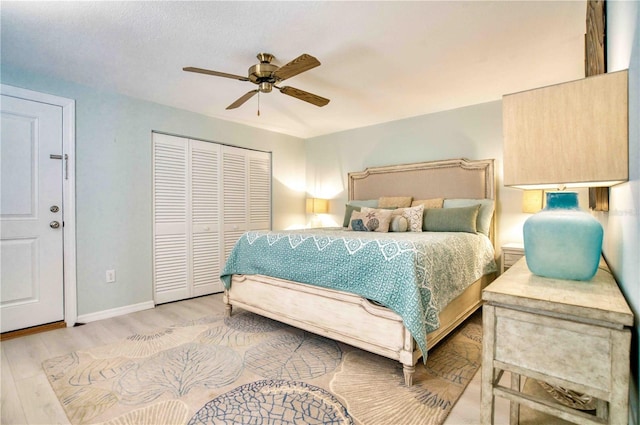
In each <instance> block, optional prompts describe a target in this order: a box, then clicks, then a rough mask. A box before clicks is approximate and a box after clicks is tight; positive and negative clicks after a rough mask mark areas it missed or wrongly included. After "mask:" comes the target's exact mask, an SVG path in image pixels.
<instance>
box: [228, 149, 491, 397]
mask: <svg viewBox="0 0 640 425" xmlns="http://www.w3.org/2000/svg"><path fill="white" fill-rule="evenodd" d="M380 196H413V199H430V198H438V197H443V198H476V199H477V198H486V199H495V180H494V172H493V160H492V159H489V160H474V161H472V160H466V159H452V160H444V161H431V162H423V163H416V164H406V165H395V166H388V167H375V168H367V169H366V170H364V171H362V172H357V173H349V199H350V200H352V199H377V198H379V197H380ZM493 222H495V220H493ZM494 233H495V232H494V224H493V223H492V231H491V235H492V238H491V239H492V241H494V238H493V234H494ZM494 244H495V242H494ZM493 279H495V273H492V274H489V275H485V276H483V277H482V278H480V279H478V280H477V281H476V282H475V283H473V284H472V285H471V286H470V287H469V288H467V289H466V290H465V291H464V292H463V293H462V294H461V295H460V296H458V297H457V298H456V299H454V300H453V301H452V302H451V303H450V304H449V305H448V306H447V307H446V308H445V309H444V310H443V311H442V312H441V313H440V315H439V318H440V324H441V325H440V328H439V329H437V330H435V331H434V332H431V333H429V334H428V335H427V346H428V349H431V348H432V347H433V346H434V345H435V344H437V343H438V342H439V341H440V340H442V339H443V338H444V337H445V336H447V335H448V334H449V333H450V332H451V331H452V330H453V329H455V328H456V327H457V326H458V325H459V324H460V323H462V322H463V321H464V320H465V319H466V318H467V317H469V316H470V315H471V314H472V313H473V312H474V311H476V310H477V309H478V307H480V305H481V303H482V297H481V295H482V289H483V288H484V287H485V286H487V285H488V284H489V283H490V282H491V281H492V280H493ZM224 302H225V308H226V314H227V315H231V310H232V306H236V307H239V308H242V309H245V310H248V311H251V312H254V313H256V314H259V315H262V316H265V317H269V318H271V319H274V320H277V321H280V322H284V323H287V324H289V325H292V326H295V327H297V328H300V329H304V330H306V331H309V332H313V333H316V334H318V335H322V336H325V337H328V338H331V339H334V340H337V341H341V342H344V343H347V344H350V345H353V346H355V347H358V348H361V349H363V350H366V351H369V352H372V353H376V354H379V355H382V356H385V357H388V358H391V359H394V360H398V361H399V362H400V363H402V365H403V372H404V379H405V383H406V385H407V386H411V385H412V383H413V373H414V371H415V364H416V363H417V362H418V360H419V359H420V357H422V353H421V352H420V349H419V348H417V346H416V344H415V341H414V340H413V338H412V336H411V334H410V333H409V331H408V330H407V329H406V328H405V327H404V325H403V323H402V318H401V317H400V316H399V315H397V314H396V313H394V312H393V311H391V310H390V309H388V308H386V307H382V306H379V305H376V304H374V303H372V302H370V301H368V300H367V299H364V298H362V297H360V296H358V295H354V294H351V293H347V292H343V291H336V290H332V289H326V288H322V287H318V286H313V285H308V284H303V283H299V282H291V281H286V280H282V279H277V278H273V277H269V276H263V275H233V276H232V280H231V287H230V289H228V290H225V293H224Z"/></svg>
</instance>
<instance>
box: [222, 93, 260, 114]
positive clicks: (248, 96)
mask: <svg viewBox="0 0 640 425" xmlns="http://www.w3.org/2000/svg"><path fill="white" fill-rule="evenodd" d="M256 93H258V90H257V89H256V90H251V91H250V92H247V93H245V94H244V95H242V96H241V97H240V98H239V99H238V100H236V101H235V102H233V103H232V104H231V105H229V106H227V109H236V108H237V107H238V106H241V105H242V104H243V103H244V102H246V101H247V100H249V99H251V98H252V97H253V95H255V94H256Z"/></svg>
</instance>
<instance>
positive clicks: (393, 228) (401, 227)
mask: <svg viewBox="0 0 640 425" xmlns="http://www.w3.org/2000/svg"><path fill="white" fill-rule="evenodd" d="M408 227H409V224H408V223H407V219H406V218H404V217H403V216H401V215H394V216H393V217H391V223H390V224H389V231H390V232H406V231H407V228H408Z"/></svg>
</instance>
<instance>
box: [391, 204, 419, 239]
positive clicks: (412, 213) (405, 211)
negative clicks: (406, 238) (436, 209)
mask: <svg viewBox="0 0 640 425" xmlns="http://www.w3.org/2000/svg"><path fill="white" fill-rule="evenodd" d="M423 214H424V205H418V206H417V207H409V208H398V209H397V210H394V211H393V213H392V215H401V216H402V217H404V218H406V219H407V223H408V225H409V229H408V230H409V231H410V232H422V216H423Z"/></svg>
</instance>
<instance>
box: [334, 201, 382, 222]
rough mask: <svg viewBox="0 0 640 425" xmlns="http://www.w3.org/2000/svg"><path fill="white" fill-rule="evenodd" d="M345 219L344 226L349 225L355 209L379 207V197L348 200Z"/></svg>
mask: <svg viewBox="0 0 640 425" xmlns="http://www.w3.org/2000/svg"><path fill="white" fill-rule="evenodd" d="M345 207H346V208H345V211H344V219H343V220H342V227H349V220H350V219H351V213H352V212H354V211H360V208H362V207H369V208H377V207H378V200H377V199H367V200H357V199H354V200H353V201H349V202H347V204H346V205H345Z"/></svg>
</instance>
